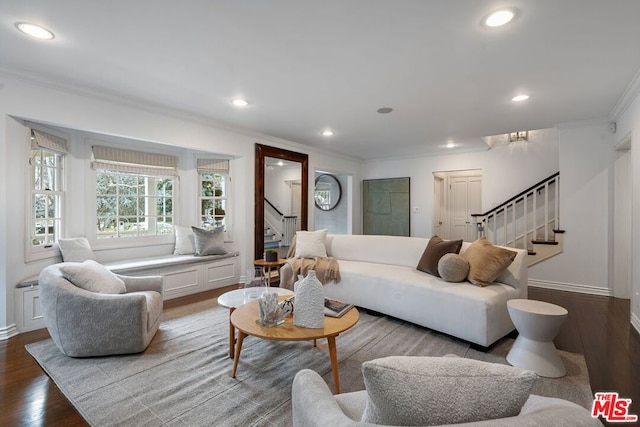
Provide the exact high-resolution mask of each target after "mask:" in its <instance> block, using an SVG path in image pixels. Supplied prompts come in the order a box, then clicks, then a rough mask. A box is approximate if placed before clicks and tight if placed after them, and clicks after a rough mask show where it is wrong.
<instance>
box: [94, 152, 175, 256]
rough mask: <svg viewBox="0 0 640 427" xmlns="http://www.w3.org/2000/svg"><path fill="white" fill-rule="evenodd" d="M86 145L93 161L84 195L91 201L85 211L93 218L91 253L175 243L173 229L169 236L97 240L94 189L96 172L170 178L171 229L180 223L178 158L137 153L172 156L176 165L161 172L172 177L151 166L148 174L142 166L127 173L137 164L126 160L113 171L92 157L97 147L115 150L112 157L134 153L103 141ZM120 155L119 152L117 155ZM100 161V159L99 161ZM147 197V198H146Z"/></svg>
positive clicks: (160, 153)
mask: <svg viewBox="0 0 640 427" xmlns="http://www.w3.org/2000/svg"><path fill="white" fill-rule="evenodd" d="M87 142H88V144H87V149H88V150H89V155H90V157H91V158H92V162H91V174H90V176H91V177H92V179H91V185H90V186H88V188H90V192H89V193H88V194H87V200H92V201H93V202H92V203H93V204H92V205H91V207H90V209H88V211H87V217H89V218H93V224H92V225H87V227H88V228H87V236H88V237H89V241H90V242H91V247H92V248H93V249H94V250H109V249H124V248H134V247H145V246H160V245H169V244H173V243H174V239H175V232H174V231H173V229H172V230H171V232H170V233H167V234H157V235H143V236H136V237H133V236H127V237H116V238H98V230H97V226H96V224H97V221H98V212H97V197H98V188H97V180H98V175H97V174H98V173H99V172H104V171H107V172H111V173H114V174H121V175H140V176H147V177H151V178H171V179H173V196H172V198H173V215H172V216H173V222H172V226H175V225H176V224H179V219H178V216H179V213H178V210H179V209H178V206H179V199H180V191H179V188H180V177H179V174H178V169H177V159H178V157H177V156H175V154H174V153H171V152H164V153H162V152H159V151H158V150H156V149H153V150H152V151H144V149H143V151H140V152H138V154H142V155H143V156H144V155H149V156H151V157H153V156H154V155H156V154H157V155H158V157H173V158H175V160H176V164H175V165H173V166H170V167H169V168H168V169H164V170H172V171H173V172H171V175H165V174H162V173H160V172H158V173H156V172H155V171H157V170H158V169H156V168H155V166H151V172H149V173H145V172H144V170H145V167H144V166H142V167H141V168H139V169H141V171H140V172H136V171H135V170H130V168H129V166H131V167H133V168H134V169H136V164H135V163H131V164H129V165H127V163H126V160H127V159H124V160H125V163H124V164H123V165H121V166H122V167H123V168H122V170H112V169H111V167H109V166H106V167H101V165H104V162H99V161H98V162H96V159H95V156H94V155H93V150H94V149H95V148H96V146H97V147H98V149H99V150H101V153H104V152H105V150H106V152H110V151H111V150H113V151H115V152H116V154H115V156H116V157H117V156H119V155H121V154H122V155H125V157H126V155H127V153H125V152H127V151H129V152H130V153H129V154H131V153H135V152H133V151H132V150H130V149H129V148H128V147H127V148H124V147H120V146H118V144H111V143H109V142H107V141H102V140H89V139H88V140H87ZM118 152H119V153H118ZM108 156H110V154H107V157H108ZM98 160H99V159H98ZM151 162H152V163H153V162H155V160H151ZM158 162H163V160H162V159H161V160H158ZM117 168H118V166H116V167H114V169H117ZM146 169H147V170H149V169H148V168H146ZM147 196H148V195H147Z"/></svg>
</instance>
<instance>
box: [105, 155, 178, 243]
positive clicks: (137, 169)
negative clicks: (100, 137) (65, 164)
mask: <svg viewBox="0 0 640 427" xmlns="http://www.w3.org/2000/svg"><path fill="white" fill-rule="evenodd" d="M93 157H94V161H93V168H94V169H95V170H96V219H97V221H96V222H97V224H96V227H97V229H96V235H97V238H98V239H113V238H127V237H146V236H161V235H170V234H173V224H174V215H173V205H174V200H175V197H176V194H175V189H176V185H175V180H176V176H177V159H176V158H175V157H173V156H167V155H163V154H153V153H141V152H137V151H129V150H120V149H114V148H108V147H99V146H96V147H93Z"/></svg>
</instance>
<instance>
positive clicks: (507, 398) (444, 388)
mask: <svg viewBox="0 0 640 427" xmlns="http://www.w3.org/2000/svg"><path fill="white" fill-rule="evenodd" d="M362 372H363V375H364V382H365V387H366V390H367V394H368V397H369V398H368V401H367V406H366V408H365V410H364V413H363V414H362V421H363V422H369V423H374V424H384V425H398V426H399V425H402V426H415V425H418V426H427V425H440V424H454V423H465V422H473V421H482V420H492V419H497V418H505V417H513V416H516V415H518V413H519V412H520V410H521V408H522V406H523V405H524V403H525V402H526V400H527V399H528V397H529V393H530V392H531V388H532V387H533V385H534V383H535V381H536V380H537V378H538V377H537V375H536V374H535V373H534V372H531V371H525V370H522V369H518V368H514V367H512V366H507V365H501V364H494V363H487V362H481V361H478V360H471V359H463V358H457V357H415V356H391V357H385V358H381V359H375V360H372V361H368V362H364V363H363V364H362Z"/></svg>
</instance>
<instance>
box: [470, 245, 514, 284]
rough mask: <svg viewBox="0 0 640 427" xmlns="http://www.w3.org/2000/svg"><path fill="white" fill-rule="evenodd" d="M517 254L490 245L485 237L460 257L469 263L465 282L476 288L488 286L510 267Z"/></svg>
mask: <svg viewBox="0 0 640 427" xmlns="http://www.w3.org/2000/svg"><path fill="white" fill-rule="evenodd" d="M516 255H517V252H515V251H510V250H508V249H504V248H500V247H497V246H494V245H492V244H491V243H489V242H488V241H487V239H486V238H485V237H482V238H480V239H478V240H476V241H475V242H473V243H472V244H471V246H469V247H468V248H467V249H466V250H465V251H464V252H463V253H462V257H463V258H464V259H466V260H467V261H468V262H469V274H468V276H467V280H469V281H470V282H471V283H473V284H474V285H477V286H489V285H490V284H491V283H493V281H494V280H496V279H497V278H498V276H499V275H500V274H501V273H502V272H503V271H505V270H506V269H507V267H509V265H511V263H512V262H513V260H514V259H515V258H516Z"/></svg>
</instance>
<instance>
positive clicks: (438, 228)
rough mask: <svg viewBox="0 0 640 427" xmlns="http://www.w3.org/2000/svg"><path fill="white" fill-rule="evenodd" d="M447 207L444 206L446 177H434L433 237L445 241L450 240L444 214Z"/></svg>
mask: <svg viewBox="0 0 640 427" xmlns="http://www.w3.org/2000/svg"><path fill="white" fill-rule="evenodd" d="M445 211H446V209H445V205H444V177H441V176H435V175H434V177H433V227H432V233H431V235H432V236H439V237H442V238H443V239H448V238H449V233H448V232H446V229H447V228H446V227H445V226H444V213H445Z"/></svg>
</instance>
